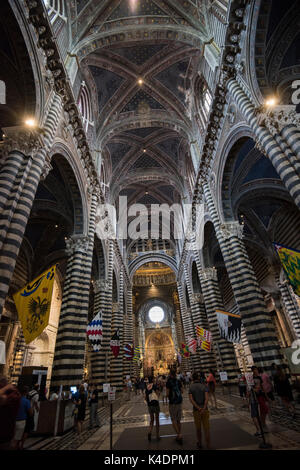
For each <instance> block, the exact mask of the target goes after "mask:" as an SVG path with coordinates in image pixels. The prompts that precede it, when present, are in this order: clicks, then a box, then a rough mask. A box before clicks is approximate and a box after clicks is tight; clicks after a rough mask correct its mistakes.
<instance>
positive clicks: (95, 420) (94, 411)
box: [89, 384, 100, 429]
mask: <svg viewBox="0 0 300 470" xmlns="http://www.w3.org/2000/svg"><path fill="white" fill-rule="evenodd" d="M98 402H99V391H98V389H97V385H96V384H95V385H91V388H90V399H89V405H90V429H92V428H93V427H99V426H100V423H99V416H98Z"/></svg>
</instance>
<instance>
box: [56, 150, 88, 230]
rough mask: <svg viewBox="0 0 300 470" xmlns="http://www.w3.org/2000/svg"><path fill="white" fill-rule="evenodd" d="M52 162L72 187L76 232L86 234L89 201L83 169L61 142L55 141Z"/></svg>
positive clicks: (67, 185) (71, 194)
mask: <svg viewBox="0 0 300 470" xmlns="http://www.w3.org/2000/svg"><path fill="white" fill-rule="evenodd" d="M50 156H51V162H52V164H53V163H54V164H57V165H58V168H59V170H60V171H61V173H62V177H63V179H64V181H65V184H66V188H69V189H70V196H71V199H72V202H73V209H74V234H86V233H87V230H88V219H89V217H88V213H89V208H88V206H89V203H88V198H87V194H86V190H85V187H86V184H85V182H84V176H83V175H82V169H81V167H80V166H79V164H78V163H77V160H76V159H75V158H74V157H73V156H72V154H71V152H70V151H69V150H68V148H67V147H66V146H65V145H64V144H62V143H61V142H55V144H54V145H53V147H52V149H51V153H50Z"/></svg>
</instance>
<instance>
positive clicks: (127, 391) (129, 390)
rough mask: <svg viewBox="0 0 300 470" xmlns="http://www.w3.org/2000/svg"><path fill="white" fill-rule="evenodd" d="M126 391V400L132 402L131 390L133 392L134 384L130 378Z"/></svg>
mask: <svg viewBox="0 0 300 470" xmlns="http://www.w3.org/2000/svg"><path fill="white" fill-rule="evenodd" d="M125 389H126V400H127V401H130V398H131V390H132V382H131V379H130V377H128V378H127V379H126V380H125Z"/></svg>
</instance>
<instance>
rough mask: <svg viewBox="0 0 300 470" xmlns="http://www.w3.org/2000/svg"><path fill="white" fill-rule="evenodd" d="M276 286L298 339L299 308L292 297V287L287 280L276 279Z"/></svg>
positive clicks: (299, 327)
mask: <svg viewBox="0 0 300 470" xmlns="http://www.w3.org/2000/svg"><path fill="white" fill-rule="evenodd" d="M278 286H279V289H280V293H281V300H282V304H283V307H284V310H285V312H286V315H288V317H289V318H290V322H291V324H292V327H293V329H294V332H295V335H296V337H297V338H299V339H300V308H299V306H298V305H297V302H296V300H295V299H294V297H293V293H292V292H291V289H292V288H291V287H290V285H289V282H288V281H287V280H286V281H284V282H279V281H278Z"/></svg>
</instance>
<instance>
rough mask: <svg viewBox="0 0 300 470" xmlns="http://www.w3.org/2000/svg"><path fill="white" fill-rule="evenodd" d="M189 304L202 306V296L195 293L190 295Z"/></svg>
mask: <svg viewBox="0 0 300 470" xmlns="http://www.w3.org/2000/svg"><path fill="white" fill-rule="evenodd" d="M191 302H193V303H194V304H196V303H200V304H202V303H203V302H204V300H203V295H202V294H200V292H197V293H195V294H191Z"/></svg>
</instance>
